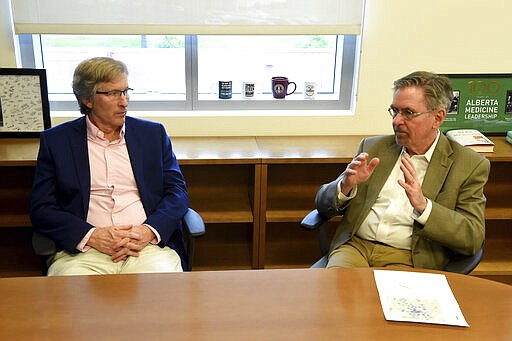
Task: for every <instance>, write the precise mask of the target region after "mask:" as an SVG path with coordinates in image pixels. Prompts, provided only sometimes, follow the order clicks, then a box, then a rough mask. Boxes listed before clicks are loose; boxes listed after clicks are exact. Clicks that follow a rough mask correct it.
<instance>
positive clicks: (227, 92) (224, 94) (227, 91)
mask: <svg viewBox="0 0 512 341" xmlns="http://www.w3.org/2000/svg"><path fill="white" fill-rule="evenodd" d="M232 95H233V83H232V82H231V81H219V98H221V99H230V98H231V97H232Z"/></svg>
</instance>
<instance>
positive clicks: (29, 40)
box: [18, 34, 357, 112]
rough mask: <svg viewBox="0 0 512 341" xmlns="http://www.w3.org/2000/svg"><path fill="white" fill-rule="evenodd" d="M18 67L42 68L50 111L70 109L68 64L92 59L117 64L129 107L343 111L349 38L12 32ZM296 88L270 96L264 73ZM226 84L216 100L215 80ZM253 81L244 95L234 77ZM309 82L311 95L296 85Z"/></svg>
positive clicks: (351, 55)
mask: <svg viewBox="0 0 512 341" xmlns="http://www.w3.org/2000/svg"><path fill="white" fill-rule="evenodd" d="M18 42H19V45H20V51H21V57H22V65H23V67H36V68H45V69H46V72H47V79H48V92H49V99H50V107H51V110H52V111H59V110H63V111H76V110H77V106H76V103H75V98H74V96H73V94H72V90H71V81H72V74H73V70H74V68H75V67H76V65H77V64H78V63H79V62H80V61H82V60H84V59H86V58H90V57H93V56H110V57H113V58H116V59H119V60H122V61H123V62H125V63H126V64H127V66H128V69H129V72H130V75H129V83H130V87H132V88H133V89H134V92H133V95H132V97H131V100H130V109H131V111H132V112H133V111H170V110H252V109H274V110H275V109H349V108H350V106H351V97H352V87H353V83H354V82H353V79H354V69H355V60H356V43H357V36H356V35H344V36H343V35H233V36H231V35H186V36H184V35H55V34H41V35H35V34H34V35H31V34H20V35H18ZM273 76H286V77H288V78H289V80H290V81H293V82H295V84H296V90H295V92H294V93H293V94H291V95H289V96H287V97H286V99H284V100H280V99H274V98H273V96H272V92H271V85H270V84H271V77H273ZM225 80H230V81H232V98H231V99H219V94H218V82H219V81H225ZM244 81H251V82H254V83H255V94H256V95H255V97H254V98H251V99H247V98H244V97H243V96H242V94H241V86H242V82H244ZM305 82H314V83H316V89H317V94H316V96H315V98H314V100H307V99H304V83H305Z"/></svg>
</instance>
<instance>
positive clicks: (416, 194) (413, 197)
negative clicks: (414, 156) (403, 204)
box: [398, 156, 427, 214]
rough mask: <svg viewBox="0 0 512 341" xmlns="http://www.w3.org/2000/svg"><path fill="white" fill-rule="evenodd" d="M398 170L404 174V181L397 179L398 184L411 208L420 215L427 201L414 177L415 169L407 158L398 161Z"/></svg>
mask: <svg viewBox="0 0 512 341" xmlns="http://www.w3.org/2000/svg"><path fill="white" fill-rule="evenodd" d="M400 170H401V171H402V172H403V173H404V180H405V181H404V180H402V179H398V184H399V185H400V186H402V188H403V189H404V190H405V194H406V195H407V198H409V202H410V203H411V205H412V207H414V209H415V210H416V211H418V212H419V213H420V214H421V213H423V211H425V208H426V207H427V199H426V198H425V196H424V195H423V191H422V190H421V184H420V182H419V180H418V177H417V176H416V169H415V168H414V165H413V164H412V161H411V158H410V157H409V156H406V157H403V158H402V159H401V160H400Z"/></svg>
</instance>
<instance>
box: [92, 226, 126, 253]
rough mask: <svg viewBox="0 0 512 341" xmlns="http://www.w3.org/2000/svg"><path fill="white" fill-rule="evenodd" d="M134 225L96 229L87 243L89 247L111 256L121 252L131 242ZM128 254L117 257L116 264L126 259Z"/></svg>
mask: <svg viewBox="0 0 512 341" xmlns="http://www.w3.org/2000/svg"><path fill="white" fill-rule="evenodd" d="M131 229H132V225H119V226H107V227H96V228H95V229H94V231H93V233H92V234H91V237H90V238H89V240H88V241H87V245H88V246H90V247H93V248H95V249H96V250H98V251H100V252H103V253H106V254H108V255H110V256H112V255H114V254H115V253H117V252H118V251H119V248H120V247H122V246H123V245H125V244H126V243H128V242H129V241H130V231H131ZM128 256H129V255H128V254H125V255H124V256H123V257H117V258H116V259H114V260H113V261H114V262H118V261H121V260H124V259H126V257H128Z"/></svg>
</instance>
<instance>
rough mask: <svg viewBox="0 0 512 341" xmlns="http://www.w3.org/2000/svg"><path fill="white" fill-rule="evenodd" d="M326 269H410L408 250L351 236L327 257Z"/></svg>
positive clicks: (410, 260)
mask: <svg viewBox="0 0 512 341" xmlns="http://www.w3.org/2000/svg"><path fill="white" fill-rule="evenodd" d="M327 267H328V268H368V267H398V268H412V267H413V264H412V254H411V251H410V250H403V249H397V248H395V247H392V246H389V245H385V244H382V243H379V242H372V241H369V240H365V239H362V238H359V237H357V236H355V235H354V236H353V237H352V239H350V240H349V241H348V242H347V243H345V244H343V245H341V246H340V247H338V248H337V249H335V250H333V251H332V252H331V254H330V255H329V262H328V263H327Z"/></svg>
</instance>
